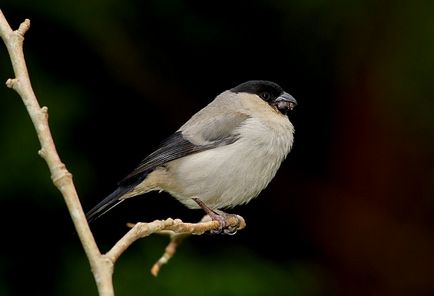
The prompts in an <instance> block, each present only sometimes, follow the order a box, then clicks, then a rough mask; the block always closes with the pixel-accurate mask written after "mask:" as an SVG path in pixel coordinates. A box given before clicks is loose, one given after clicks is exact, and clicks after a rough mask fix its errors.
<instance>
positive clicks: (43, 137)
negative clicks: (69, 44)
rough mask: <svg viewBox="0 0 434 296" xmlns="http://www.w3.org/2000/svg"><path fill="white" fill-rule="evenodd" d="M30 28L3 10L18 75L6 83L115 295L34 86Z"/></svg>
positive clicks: (0, 22)
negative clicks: (28, 57)
mask: <svg viewBox="0 0 434 296" xmlns="http://www.w3.org/2000/svg"><path fill="white" fill-rule="evenodd" d="M29 28H30V20H28V19H26V20H25V21H24V22H23V23H22V24H21V25H20V26H19V28H18V30H16V31H13V30H12V29H11V27H10V26H9V24H8V22H7V21H6V18H5V17H4V15H3V13H2V11H1V10H0V36H1V38H2V39H3V41H4V43H5V45H6V47H7V50H8V53H9V56H10V59H11V62H12V67H13V70H14V73H15V78H13V79H8V81H7V82H6V85H7V86H8V87H10V88H12V89H14V90H15V91H16V92H17V93H18V94H19V95H20V97H21V99H22V101H23V103H24V105H25V106H26V109H27V112H28V113H29V115H30V118H31V120H32V122H33V125H34V127H35V130H36V133H37V136H38V139H39V142H40V144H41V149H40V151H39V154H40V155H41V156H42V158H43V159H44V160H45V161H46V163H47V165H48V168H49V169H50V173H51V179H52V180H53V183H54V184H55V186H56V187H57V188H58V189H59V191H60V192H61V193H62V196H63V198H64V200H65V202H66V205H67V207H68V210H69V213H70V215H71V218H72V221H73V223H74V226H75V229H76V230H77V233H78V236H79V238H80V240H81V243H82V245H83V248H84V250H85V252H86V255H87V257H88V260H89V262H90V265H91V268H92V271H93V273H94V276H95V280H96V282H97V286H98V290H99V292H100V294H101V295H114V293H113V285H112V273H113V264H111V263H110V262H107V261H106V260H105V258H103V257H102V256H101V253H100V251H99V249H98V246H97V244H96V242H95V240H94V238H93V235H92V232H91V231H90V229H89V225H88V224H87V221H86V217H85V215H84V212H83V209H82V207H81V204H80V201H79V199H78V195H77V192H76V190H75V187H74V183H73V181H72V175H71V174H70V173H69V172H68V170H67V169H66V167H65V165H64V164H63V163H62V162H61V160H60V157H59V155H58V153H57V151H56V147H55V145H54V141H53V138H52V136H51V131H50V128H49V125H48V110H47V108H46V107H43V108H41V107H40V106H39V103H38V100H37V98H36V96H35V93H34V92H33V89H32V85H31V82H30V78H29V75H28V71H27V66H26V62H25V59H24V52H23V41H24V34H25V33H26V32H27V30H28V29H29Z"/></svg>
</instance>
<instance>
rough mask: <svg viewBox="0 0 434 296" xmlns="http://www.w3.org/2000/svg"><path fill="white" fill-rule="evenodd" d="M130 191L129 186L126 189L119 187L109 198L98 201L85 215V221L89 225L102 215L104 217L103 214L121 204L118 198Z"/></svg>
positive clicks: (121, 200)
mask: <svg viewBox="0 0 434 296" xmlns="http://www.w3.org/2000/svg"><path fill="white" fill-rule="evenodd" d="M130 190H131V187H129V186H128V187H124V186H119V187H118V188H117V189H116V190H115V191H113V192H112V193H111V194H110V195H109V196H107V197H106V198H104V199H103V200H102V201H100V202H99V203H98V204H97V205H96V206H94V207H93V208H92V209H90V210H89V211H88V212H87V213H86V219H87V221H88V222H89V223H90V222H92V221H94V220H96V219H98V218H99V217H101V216H102V215H104V214H105V213H107V212H108V211H110V210H111V209H113V208H114V207H115V206H117V205H118V204H120V203H121V202H123V201H124V199H120V198H121V197H122V195H124V194H125V193H127V192H128V191H130Z"/></svg>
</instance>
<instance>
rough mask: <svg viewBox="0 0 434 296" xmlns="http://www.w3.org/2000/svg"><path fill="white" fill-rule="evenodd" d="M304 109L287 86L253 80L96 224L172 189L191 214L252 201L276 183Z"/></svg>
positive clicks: (143, 172) (202, 119)
mask: <svg viewBox="0 0 434 296" xmlns="http://www.w3.org/2000/svg"><path fill="white" fill-rule="evenodd" d="M295 104H296V101H295V99H294V98H292V97H291V96H290V95H289V94H287V93H286V92H284V91H283V90H282V89H281V87H280V86H278V85H277V84H275V83H273V82H268V81H249V82H247V83H244V84H241V85H239V86H237V87H235V88H233V89H231V90H227V91H225V92H223V93H221V94H220V95H219V96H217V97H216V98H215V99H214V100H213V101H212V102H211V103H210V104H208V105H207V106H206V107H205V108H203V109H202V110H200V111H199V112H197V113H196V114H195V115H193V116H192V117H191V118H190V120H188V121H187V122H186V123H185V124H184V125H183V126H181V128H180V129H179V130H178V131H177V132H176V133H174V134H173V135H172V136H171V137H169V138H168V139H167V140H166V141H164V142H163V143H162V144H161V146H160V147H159V148H158V149H157V150H155V152H153V153H151V154H150V155H149V156H148V157H146V158H145V159H144V160H143V161H142V162H141V163H140V164H139V166H138V167H137V168H136V169H135V170H133V171H132V172H131V173H130V174H129V175H127V177H125V178H124V179H123V180H122V181H121V182H120V183H119V187H118V188H117V189H116V190H115V191H114V192H113V193H112V194H110V195H109V196H108V197H106V198H105V199H104V200H103V201H102V202H100V203H99V204H97V205H96V206H95V207H94V208H93V209H92V210H90V211H89V212H88V214H87V217H88V219H89V220H93V219H95V218H97V217H99V216H101V215H102V214H104V213H105V212H107V211H108V210H109V209H111V208H112V207H113V206H115V205H117V204H118V203H120V202H121V201H123V200H125V199H127V198H129V197H132V196H136V195H140V194H144V193H146V192H149V191H152V190H164V191H167V192H169V193H170V194H171V195H172V196H174V197H175V198H177V199H178V200H179V201H180V202H182V203H183V204H185V205H186V206H188V207H190V208H198V205H197V203H196V202H194V200H193V198H199V199H200V200H202V201H203V202H204V203H205V204H206V205H207V206H209V207H210V208H211V209H221V208H228V207H233V206H236V205H239V204H243V203H246V202H248V201H250V200H251V199H252V198H253V197H255V196H257V195H258V194H259V192H260V191H261V190H262V189H264V188H265V187H266V186H267V185H268V183H269V182H270V181H271V179H272V178H273V177H274V175H275V173H276V172H277V169H278V168H279V166H280V164H281V162H282V161H283V159H284V158H285V157H286V155H287V154H288V153H289V151H290V149H291V147H292V142H293V132H294V129H293V126H292V124H291V123H290V122H289V120H288V117H287V116H285V114H286V112H287V111H288V110H289V109H292V108H293V107H294V106H295Z"/></svg>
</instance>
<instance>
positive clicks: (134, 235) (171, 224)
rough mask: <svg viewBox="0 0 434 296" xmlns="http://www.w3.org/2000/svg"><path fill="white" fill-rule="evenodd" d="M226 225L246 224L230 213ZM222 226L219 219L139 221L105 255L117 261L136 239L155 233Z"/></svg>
mask: <svg viewBox="0 0 434 296" xmlns="http://www.w3.org/2000/svg"><path fill="white" fill-rule="evenodd" d="M225 222H226V225H227V226H229V227H234V228H236V229H237V230H241V229H243V228H244V227H245V226H246V223H245V221H244V219H243V217H241V216H238V215H230V216H228V217H227V219H226V221H225ZM219 227H220V223H219V222H218V221H206V222H199V223H184V222H182V221H181V220H180V219H172V218H169V219H166V220H155V221H153V222H150V223H137V224H135V225H134V226H133V228H132V229H131V230H130V231H128V232H127V233H126V234H125V235H124V236H123V237H122V238H121V239H120V240H119V241H118V242H117V243H116V244H115V245H114V246H113V248H112V249H111V250H110V251H108V252H107V253H106V254H105V256H107V258H109V259H110V260H111V261H112V262H116V260H117V259H118V258H119V256H120V255H121V254H122V253H123V252H124V251H125V250H126V249H127V248H128V247H129V246H130V245H131V244H132V243H134V242H135V241H136V240H138V239H139V238H142V237H146V236H149V235H151V234H153V233H161V232H165V231H171V232H172V233H176V234H193V235H200V234H203V233H205V232H207V231H210V230H216V229H218V228H219Z"/></svg>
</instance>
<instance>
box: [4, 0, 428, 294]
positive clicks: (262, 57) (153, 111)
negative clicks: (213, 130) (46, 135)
mask: <svg viewBox="0 0 434 296" xmlns="http://www.w3.org/2000/svg"><path fill="white" fill-rule="evenodd" d="M1 9H2V11H3V13H4V14H5V15H6V17H7V19H8V21H9V22H10V24H11V25H12V26H13V27H14V28H17V27H18V25H19V23H20V22H21V21H23V20H24V19H25V18H29V19H31V22H32V27H31V29H30V31H29V32H28V33H27V34H26V40H25V54H26V59H27V63H28V68H29V72H30V75H31V79H32V83H33V87H34V90H35V92H36V94H37V96H38V98H39V101H40V103H41V105H46V106H48V107H49V114H50V125H51V129H52V133H53V136H54V139H55V141H56V145H57V149H58V152H59V154H60V156H61V158H62V160H63V161H64V163H65V164H66V165H67V168H68V169H69V171H70V172H71V173H72V174H73V175H74V181H75V185H76V187H77V190H78V192H79V195H80V198H81V201H82V204H83V207H84V208H85V209H89V208H90V207H92V206H93V205H94V204H95V203H96V202H98V201H99V200H100V199H101V198H103V197H104V196H105V195H107V194H108V193H110V192H111V190H113V189H114V188H115V184H116V182H118V181H119V180H120V179H122V178H123V177H124V176H125V175H126V174H128V173H129V172H130V170H131V169H133V168H134V167H135V166H136V165H137V164H138V162H139V161H140V160H141V159H142V158H144V157H145V156H146V155H147V154H148V153H150V152H151V151H152V150H153V149H154V148H155V147H156V146H157V145H158V143H159V142H160V141H161V140H163V139H164V138H165V137H166V136H168V135H170V134H171V133H172V132H174V131H175V130H176V129H178V127H179V126H180V125H181V124H182V123H184V122H185V121H186V120H187V119H188V118H189V117H190V116H191V115H192V114H193V113H195V112H196V111H198V110H199V109H200V108H202V107H203V106H204V105H206V104H207V103H208V102H210V101H211V100H212V99H213V97H214V96H216V95H217V94H219V93H220V92H221V91H223V90H225V89H228V88H231V87H233V86H235V85H237V84H239V83H241V82H244V81H246V80H250V79H267V80H273V81H275V82H277V83H279V84H280V85H281V86H282V87H283V88H284V89H285V90H286V91H287V92H289V93H290V94H292V95H293V96H294V97H295V98H296V99H297V100H298V102H299V106H298V107H297V108H296V110H295V112H294V113H292V114H291V115H290V119H291V121H292V122H293V124H294V125H295V128H296V135H295V144H294V148H293V151H292V152H291V153H290V155H289V156H288V158H287V160H286V161H285V162H284V164H283V165H282V167H281V169H280V171H279V172H278V174H277V176H276V177H275V179H274V180H273V181H272V183H271V184H270V185H269V186H268V187H267V188H266V189H265V190H264V191H263V192H262V193H261V195H260V197H259V198H258V199H255V200H253V201H252V202H251V203H249V204H248V205H246V206H242V207H237V208H235V209H233V210H232V212H236V213H238V214H241V215H243V216H244V218H245V219H246V221H247V228H246V229H245V230H243V231H241V232H239V233H238V234H237V235H235V236H211V235H204V236H201V237H191V238H189V239H188V240H187V241H186V242H185V243H184V244H183V245H182V246H181V248H180V249H179V251H178V253H177V254H176V256H175V257H174V258H173V259H172V261H171V262H170V263H169V265H167V266H165V267H164V268H163V269H162V271H161V274H160V276H159V277H158V278H153V277H152V276H151V275H150V273H149V269H150V267H151V266H152V264H153V263H154V262H155V261H156V260H157V259H158V258H159V256H160V255H161V254H162V252H163V250H164V247H165V245H166V243H167V239H166V238H165V237H161V236H157V235H155V236H152V237H149V238H147V239H143V240H140V241H138V242H137V243H135V244H134V245H133V246H132V247H131V248H130V249H128V251H127V252H126V253H124V255H123V256H122V257H121V259H120V260H119V261H118V263H117V265H116V268H115V274H114V285H115V289H116V292H117V295H208V296H211V295H338V296H340V295H364V296H368V295H395V296H399V295H423V296H425V295H434V218H433V217H434V153H433V152H434V4H433V2H432V1H393V2H392V1H373V0H372V1H362V0H352V1H320V0H317V1H313V0H310V1H278V0H275V1H265V0H264V1H260V0H257V1H241V2H235V1H179V0H178V1H177V0H171V1H157V0H153V1H138V0H130V1H114V0H111V1H110V0H109V1H103V0H88V1H82V2H80V1H52V0H45V1H36V2H35V1H25V0H3V1H2V7H1ZM12 76H13V73H12V69H11V66H10V61H9V59H8V56H7V52H6V50H5V47H4V46H3V45H1V46H0V81H3V82H4V81H6V80H7V78H10V77H12ZM3 82H2V83H3ZM0 98H1V108H2V111H1V116H0V139H1V141H0V209H1V210H2V214H1V215H0V225H1V243H0V295H96V288H95V285H94V283H93V278H92V275H91V273H90V270H89V266H88V263H87V261H86V258H85V255H84V252H83V250H82V247H81V245H80V243H79V241H78V238H77V236H76V235H75V234H74V229H73V227H72V224H71V221H70V218H69V214H68V212H67V210H66V207H65V205H64V202H63V199H62V197H61V195H60V193H59V192H58V191H57V190H56V189H55V188H54V186H53V185H52V184H51V181H50V176H49V173H48V169H47V167H46V164H45V163H44V162H43V160H42V159H41V158H40V157H39V156H38V155H37V151H38V149H39V144H38V142H37V138H36V135H35V133H34V130H33V127H32V125H31V122H30V119H29V117H28V115H27V113H26V111H25V109H24V106H23V105H22V102H21V101H20V99H19V97H18V96H17V94H16V93H14V92H13V91H11V90H9V89H7V88H6V87H5V86H3V87H0ZM201 216H202V213H201V212H200V211H194V210H188V209H186V208H184V207H183V206H182V205H180V204H179V203H178V202H177V201H176V200H174V199H173V198H171V197H170V196H169V195H168V194H165V193H161V194H158V193H150V194H148V195H147V196H146V198H144V197H143V198H136V199H132V200H130V201H128V202H125V203H123V204H122V205H121V206H119V207H118V208H116V209H114V210H113V211H111V212H110V213H109V214H107V215H106V216H104V217H103V218H101V219H100V220H98V221H96V222H95V223H94V224H92V225H91V226H92V230H93V232H94V235H95V237H96V239H97V242H98V244H99V245H100V247H101V249H102V251H106V250H108V248H109V247H110V246H111V245H112V244H113V243H114V242H115V241H117V240H118V239H119V238H120V237H121V236H122V235H123V234H124V233H125V232H126V231H127V228H126V226H125V223H126V222H134V221H152V220H153V219H157V218H160V219H161V218H167V217H178V218H182V219H183V220H185V221H192V222H194V221H197V220H198V219H199V218H200V217H201Z"/></svg>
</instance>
